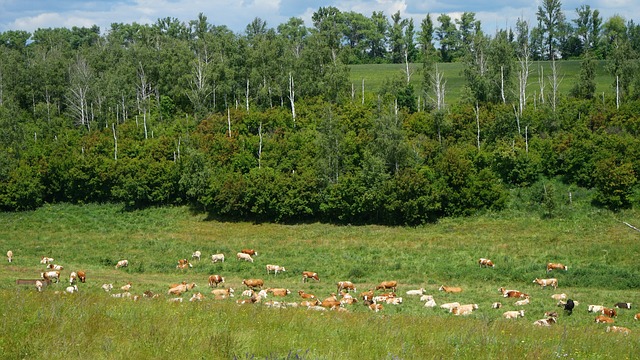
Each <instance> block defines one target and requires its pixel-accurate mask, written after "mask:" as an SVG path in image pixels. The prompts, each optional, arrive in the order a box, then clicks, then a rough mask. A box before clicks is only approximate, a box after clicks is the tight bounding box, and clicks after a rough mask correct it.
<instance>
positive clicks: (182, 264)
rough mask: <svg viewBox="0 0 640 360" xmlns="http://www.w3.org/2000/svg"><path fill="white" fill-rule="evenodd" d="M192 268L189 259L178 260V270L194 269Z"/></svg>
mask: <svg viewBox="0 0 640 360" xmlns="http://www.w3.org/2000/svg"><path fill="white" fill-rule="evenodd" d="M192 267H193V264H191V263H190V262H189V260H187V259H180V260H178V265H176V269H181V270H184V269H187V268H192Z"/></svg>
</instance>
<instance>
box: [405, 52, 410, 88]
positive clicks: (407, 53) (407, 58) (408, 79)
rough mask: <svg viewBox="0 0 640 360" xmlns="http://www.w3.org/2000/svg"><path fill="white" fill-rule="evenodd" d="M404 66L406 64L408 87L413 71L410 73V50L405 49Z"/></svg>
mask: <svg viewBox="0 0 640 360" xmlns="http://www.w3.org/2000/svg"><path fill="white" fill-rule="evenodd" d="M404 64H405V72H406V73H407V85H409V82H411V71H409V49H407V48H406V46H405V49H404Z"/></svg>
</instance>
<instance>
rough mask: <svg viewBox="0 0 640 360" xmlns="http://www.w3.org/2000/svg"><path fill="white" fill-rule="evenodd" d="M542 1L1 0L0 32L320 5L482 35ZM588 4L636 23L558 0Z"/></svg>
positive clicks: (283, 14) (283, 16)
mask: <svg viewBox="0 0 640 360" xmlns="http://www.w3.org/2000/svg"><path fill="white" fill-rule="evenodd" d="M539 3H540V1H539V0H537V1H535V0H534V1H532V0H475V1H468V0H466V1H465V0H416V1H413V0H404V1H397V0H354V1H348V0H342V1H336V0H323V1H304V0H84V1H83V0H0V32H4V31H7V30H25V31H28V32H33V31H34V30H36V29H38V28H55V27H66V28H71V27H73V26H79V27H82V26H87V27H89V26H92V25H94V24H95V25H98V26H100V29H101V30H102V31H103V32H104V31H106V30H108V29H109V28H110V25H111V23H114V22H115V23H133V22H137V23H142V24H148V23H154V22H156V20H157V19H159V18H165V17H172V18H177V19H178V20H180V21H183V22H189V21H190V20H194V19H196V18H197V16H198V14H199V13H201V12H202V13H204V14H205V15H206V16H207V18H208V20H209V22H210V23H212V24H214V25H226V26H228V27H229V28H230V29H231V30H233V31H234V32H237V33H242V32H244V29H245V27H246V25H247V24H249V23H250V22H251V21H252V20H253V19H254V18H256V17H259V18H261V19H263V20H265V21H266V22H267V25H268V26H269V27H274V28H275V27H277V25H278V24H281V23H284V22H286V21H287V20H288V19H289V18H290V17H300V18H302V19H303V20H305V22H306V25H307V26H311V21H310V20H311V15H312V14H313V13H314V12H315V11H317V10H318V8H319V7H321V6H335V7H337V8H339V9H340V10H341V11H356V12H359V13H362V14H364V15H366V16H370V15H371V13H372V12H373V11H383V12H384V13H385V14H386V15H387V16H390V15H392V14H393V13H395V12H396V11H400V14H401V16H402V18H409V17H411V18H413V19H414V22H415V23H416V26H418V25H419V23H420V21H422V19H423V18H424V17H425V15H426V14H427V13H431V14H432V15H433V16H432V19H433V20H434V22H435V23H436V26H437V25H438V24H437V21H436V18H437V17H438V15H439V14H442V13H447V14H449V15H450V16H452V17H453V18H457V17H458V16H459V14H461V13H462V12H464V11H470V12H475V13H476V18H477V19H480V20H481V21H482V24H483V27H484V29H485V31H487V32H489V33H492V32H493V31H494V30H495V29H496V28H505V27H507V26H509V27H511V26H514V24H515V22H516V20H517V18H518V17H523V18H524V19H526V20H530V22H531V23H532V24H535V17H536V16H535V14H536V10H537V6H538V5H539ZM582 4H588V5H590V6H591V8H592V9H598V10H599V11H600V13H601V16H602V17H603V18H604V19H605V20H606V19H607V18H609V17H610V16H613V15H621V16H623V17H624V18H625V19H627V20H631V19H633V20H634V22H636V23H638V22H640V1H638V0H592V1H576V0H564V1H562V5H563V6H562V8H563V10H564V12H565V16H566V17H567V19H569V20H571V19H574V18H575V9H576V8H577V7H579V6H580V5H582Z"/></svg>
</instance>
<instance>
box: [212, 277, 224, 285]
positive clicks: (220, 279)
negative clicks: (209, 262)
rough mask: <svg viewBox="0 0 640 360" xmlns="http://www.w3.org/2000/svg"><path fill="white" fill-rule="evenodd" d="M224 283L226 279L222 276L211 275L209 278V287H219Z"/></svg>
mask: <svg viewBox="0 0 640 360" xmlns="http://www.w3.org/2000/svg"><path fill="white" fill-rule="evenodd" d="M223 282H224V278H223V277H222V276H220V275H211V276H209V286H210V287H214V286H215V287H218V284H221V283H223Z"/></svg>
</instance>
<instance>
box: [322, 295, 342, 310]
mask: <svg viewBox="0 0 640 360" xmlns="http://www.w3.org/2000/svg"><path fill="white" fill-rule="evenodd" d="M320 306H322V307H323V308H328V309H329V310H334V309H337V308H339V307H340V306H342V304H341V303H340V301H338V300H337V299H336V298H335V296H334V297H333V299H331V298H329V299H325V300H323V301H322V303H320Z"/></svg>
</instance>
